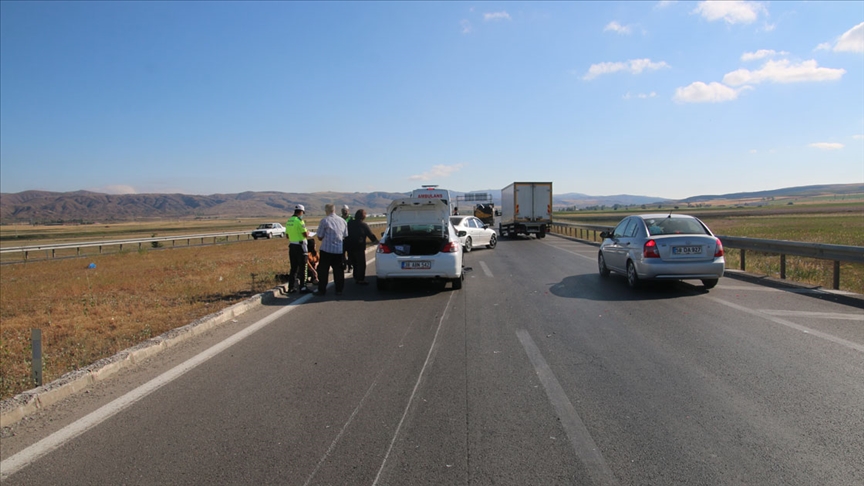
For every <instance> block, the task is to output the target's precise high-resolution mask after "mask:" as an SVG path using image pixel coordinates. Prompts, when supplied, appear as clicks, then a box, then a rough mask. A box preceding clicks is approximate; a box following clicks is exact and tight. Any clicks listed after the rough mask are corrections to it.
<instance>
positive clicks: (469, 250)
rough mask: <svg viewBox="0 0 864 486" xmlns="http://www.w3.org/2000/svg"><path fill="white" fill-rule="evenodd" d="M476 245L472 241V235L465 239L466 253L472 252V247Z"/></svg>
mask: <svg viewBox="0 0 864 486" xmlns="http://www.w3.org/2000/svg"><path fill="white" fill-rule="evenodd" d="M473 247H474V244H473V243H472V242H471V237H470V236H469V237H468V238H466V239H465V253H471V248H473Z"/></svg>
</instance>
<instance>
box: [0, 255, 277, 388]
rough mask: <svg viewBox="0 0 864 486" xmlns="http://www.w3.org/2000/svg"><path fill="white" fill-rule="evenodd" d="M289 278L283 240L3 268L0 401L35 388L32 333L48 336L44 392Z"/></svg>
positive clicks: (0, 269)
mask: <svg viewBox="0 0 864 486" xmlns="http://www.w3.org/2000/svg"><path fill="white" fill-rule="evenodd" d="M91 262H92V263H95V264H96V268H93V269H90V268H88V265H89V264H90V263H91ZM288 271H289V265H288V249H287V241H286V240H284V239H274V240H258V241H254V240H253V241H244V242H240V243H231V244H221V245H209V246H201V247H192V248H177V249H166V250H158V251H153V250H143V251H140V252H139V251H131V252H129V251H127V252H122V253H117V254H113V255H103V256H99V257H94V258H87V259H84V258H71V259H62V260H44V261H38V262H30V263H24V264H12V265H3V266H2V267H0V321H2V328H0V397H2V398H9V397H11V396H13V395H15V394H17V393H20V392H21V391H24V390H27V389H30V388H32V383H31V380H30V374H31V370H30V360H31V358H30V356H31V349H30V334H31V331H30V329H31V328H39V329H41V330H42V334H43V337H42V339H43V353H44V354H43V361H44V371H43V373H44V382H45V383H47V382H49V381H52V380H54V379H56V378H58V377H60V376H62V375H63V374H64V373H66V372H69V371H72V370H75V369H78V368H81V367H84V366H87V365H89V364H91V363H93V362H95V361H97V360H99V359H101V358H104V357H108V356H111V355H113V354H115V353H117V352H118V351H121V350H123V349H126V348H128V347H130V346H133V345H135V344H138V343H140V342H142V341H145V340H146V339H149V338H151V337H154V336H158V335H159V334H162V333H163V332H165V331H168V330H170V329H174V328H177V327H180V326H183V325H186V324H188V323H189V322H192V321H194V320H196V319H198V318H200V317H203V316H205V315H207V314H210V313H213V312H216V311H218V310H220V309H222V308H225V307H227V306H229V305H231V304H234V303H236V302H239V301H242V300H244V299H246V298H248V297H250V296H251V295H253V294H255V293H258V292H261V291H264V290H266V289H268V288H272V287H273V286H274V285H276V283H277V282H276V274H279V273H288ZM253 274H255V277H254V279H253V277H252V275H253Z"/></svg>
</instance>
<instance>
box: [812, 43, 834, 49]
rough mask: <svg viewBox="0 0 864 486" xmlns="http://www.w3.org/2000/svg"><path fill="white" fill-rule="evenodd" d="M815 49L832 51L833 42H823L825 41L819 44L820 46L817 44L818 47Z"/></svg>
mask: <svg viewBox="0 0 864 486" xmlns="http://www.w3.org/2000/svg"><path fill="white" fill-rule="evenodd" d="M813 50H814V51H830V50H831V43H830V42H823V43H821V44H819V45H818V46H816V48H815V49H813Z"/></svg>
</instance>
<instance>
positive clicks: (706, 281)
mask: <svg viewBox="0 0 864 486" xmlns="http://www.w3.org/2000/svg"><path fill="white" fill-rule="evenodd" d="M719 281H720V279H719V278H703V279H702V285H703V286H704V287H705V288H706V289H713V288H714V287H716V286H717V282H719Z"/></svg>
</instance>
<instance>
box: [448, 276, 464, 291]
mask: <svg viewBox="0 0 864 486" xmlns="http://www.w3.org/2000/svg"><path fill="white" fill-rule="evenodd" d="M463 278H464V274H463V275H460V276H458V277H456V278H454V279H453V280H451V282H453V290H459V289H461V288H462V279H463Z"/></svg>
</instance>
